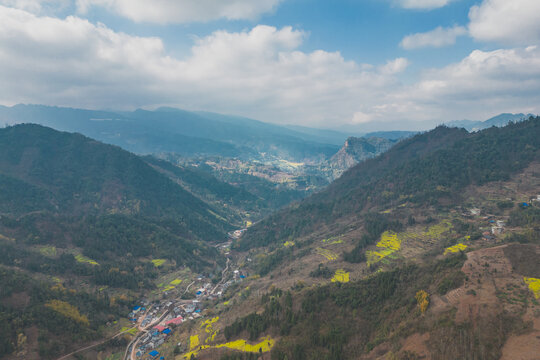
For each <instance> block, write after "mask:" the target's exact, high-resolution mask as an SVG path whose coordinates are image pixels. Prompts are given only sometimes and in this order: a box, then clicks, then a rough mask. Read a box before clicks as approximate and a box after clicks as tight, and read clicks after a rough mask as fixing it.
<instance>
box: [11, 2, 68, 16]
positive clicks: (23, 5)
mask: <svg viewBox="0 0 540 360" xmlns="http://www.w3.org/2000/svg"><path fill="white" fill-rule="evenodd" d="M70 4H71V0H0V5H5V6H10V7H14V8H17V9H22V10H26V11H29V12H32V13H35V14H41V13H44V12H54V11H58V10H61V9H64V8H66V7H68V6H69V5H70Z"/></svg>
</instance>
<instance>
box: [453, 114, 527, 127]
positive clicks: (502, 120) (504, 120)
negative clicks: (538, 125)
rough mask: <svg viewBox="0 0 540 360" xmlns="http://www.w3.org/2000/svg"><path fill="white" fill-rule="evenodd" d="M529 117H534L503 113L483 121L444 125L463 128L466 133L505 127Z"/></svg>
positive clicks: (456, 122) (455, 122)
mask: <svg viewBox="0 0 540 360" xmlns="http://www.w3.org/2000/svg"><path fill="white" fill-rule="evenodd" d="M531 116H534V115H533V114H523V113H520V114H510V113H503V114H499V115H497V116H494V117H492V118H489V119H487V120H485V121H472V120H455V121H450V122H448V123H446V124H445V125H447V126H449V127H459V128H464V129H465V130H467V131H479V130H483V129H487V128H489V127H492V126H497V127H501V126H506V125H508V123H509V122H511V121H512V122H519V121H523V120H526V119H528V118H530V117H531Z"/></svg>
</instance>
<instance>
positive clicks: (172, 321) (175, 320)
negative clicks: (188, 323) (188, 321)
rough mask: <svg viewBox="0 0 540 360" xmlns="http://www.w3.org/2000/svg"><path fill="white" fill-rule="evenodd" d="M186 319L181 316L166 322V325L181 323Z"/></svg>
mask: <svg viewBox="0 0 540 360" xmlns="http://www.w3.org/2000/svg"><path fill="white" fill-rule="evenodd" d="M182 321H184V318H183V317H181V316H179V317H177V318H174V319H171V320H169V321H167V322H166V323H165V325H169V324H174V325H180V324H181V323H182Z"/></svg>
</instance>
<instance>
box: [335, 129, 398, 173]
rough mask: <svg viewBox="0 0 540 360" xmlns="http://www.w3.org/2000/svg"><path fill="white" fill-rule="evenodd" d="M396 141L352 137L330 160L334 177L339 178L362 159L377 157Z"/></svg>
mask: <svg viewBox="0 0 540 360" xmlns="http://www.w3.org/2000/svg"><path fill="white" fill-rule="evenodd" d="M395 143H396V141H393V140H388V139H385V138H379V137H368V138H366V137H361V138H357V137H350V138H348V139H347V140H346V141H345V144H344V145H343V147H342V148H341V149H340V150H339V151H338V152H337V153H336V154H335V155H334V156H332V157H331V158H330V160H328V162H327V166H328V168H330V169H331V171H332V178H333V179H337V178H338V177H339V176H341V174H343V172H344V171H346V170H348V169H349V168H351V167H353V166H354V165H356V164H358V163H359V162H361V161H364V160H366V159H369V158H372V157H375V156H377V155H379V154H381V153H383V152H385V151H387V150H388V149H390V148H391V147H392V146H393V145H394V144H395Z"/></svg>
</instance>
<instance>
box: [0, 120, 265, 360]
mask: <svg viewBox="0 0 540 360" xmlns="http://www.w3.org/2000/svg"><path fill="white" fill-rule="evenodd" d="M0 189H1V192H0V248H1V249H2V250H1V251H2V257H0V273H1V276H0V278H1V283H2V284H1V285H2V286H1V288H2V291H0V300H1V301H0V314H1V316H0V339H1V340H0V357H2V356H4V355H6V354H11V355H14V353H13V352H17V353H19V352H21V351H22V353H21V354H19V355H18V356H19V357H22V358H47V359H48V358H55V357H58V356H59V355H60V353H62V352H69V350H70V349H73V348H75V347H76V346H77V345H79V344H80V343H81V342H88V341H95V340H98V339H101V338H103V337H104V336H105V335H106V332H107V329H106V328H105V327H104V326H105V323H106V322H108V321H110V319H115V318H118V317H119V316H120V315H121V314H127V313H128V306H129V305H130V304H131V303H132V302H133V301H134V298H135V297H137V296H140V295H139V294H141V293H146V292H152V291H156V284H155V283H154V282H153V281H154V279H156V278H157V277H159V276H162V274H163V273H164V272H166V273H167V274H168V273H169V272H178V271H182V269H186V268H187V267H189V269H192V271H213V269H214V268H216V267H217V268H219V267H220V266H222V265H220V264H222V263H223V262H224V260H222V259H221V258H220V257H219V256H218V252H217V251H216V249H215V247H214V244H215V243H218V242H224V241H226V240H227V239H228V235H227V233H228V232H229V231H231V230H233V229H234V228H235V227H234V225H233V224H234V223H236V224H237V225H240V224H242V222H244V219H243V218H242V216H241V214H242V211H246V210H245V209H246V208H247V209H249V204H251V203H252V202H256V201H258V199H257V198H256V196H254V195H252V194H250V193H248V192H246V191H244V190H242V189H238V188H234V187H233V186H230V185H228V184H225V183H222V182H220V181H218V180H217V179H215V178H213V177H211V176H208V175H207V174H204V173H202V174H201V173H198V172H195V171H190V170H189V169H182V168H176V167H174V166H172V165H171V164H169V163H162V162H160V161H158V160H155V159H151V158H140V157H138V156H136V155H134V154H132V153H129V152H127V151H125V150H123V149H121V148H119V147H117V146H113V145H107V144H103V143H101V142H98V141H96V140H93V139H90V138H88V137H85V136H83V135H80V134H73V133H67V132H60V131H56V130H53V129H51V128H47V127H43V126H41V125H34V124H23V125H15V126H10V127H6V128H3V129H0ZM225 202H227V203H228V204H231V206H237V207H238V210H236V209H235V210H230V209H228V208H227V207H225V206H222V205H220V204H223V203H225ZM184 271H185V270H184ZM188 271H189V270H188ZM216 271H218V270H216ZM169 281H170V280H169ZM66 287H69V289H70V290H69V291H68V290H67V289H66ZM157 291H159V290H157ZM21 299H22V300H21ZM21 319H24V320H22V321H21ZM23 333H24V334H26V335H25V337H24V340H23V338H21V336H22V335H18V334H23ZM38 333H39V338H38V336H37V334H38ZM32 334H35V337H33V335H32ZM26 336H28V341H29V342H31V343H32V345H31V348H32V349H34V350H32V351H35V352H36V353H35V354H33V355H29V354H26V353H25V351H27V350H24V351H23V350H22V349H23V348H24V349H26V341H27V340H26V339H27V338H26ZM21 341H22V342H21ZM12 353H13V354H12ZM9 356H10V355H8V357H9ZM10 358H13V357H10Z"/></svg>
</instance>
